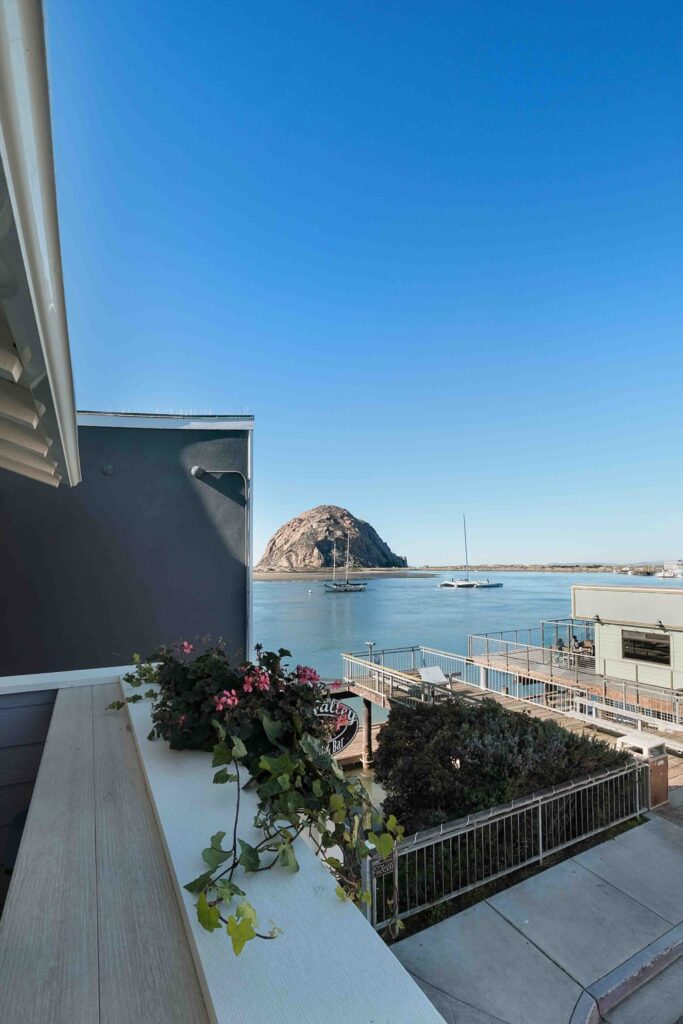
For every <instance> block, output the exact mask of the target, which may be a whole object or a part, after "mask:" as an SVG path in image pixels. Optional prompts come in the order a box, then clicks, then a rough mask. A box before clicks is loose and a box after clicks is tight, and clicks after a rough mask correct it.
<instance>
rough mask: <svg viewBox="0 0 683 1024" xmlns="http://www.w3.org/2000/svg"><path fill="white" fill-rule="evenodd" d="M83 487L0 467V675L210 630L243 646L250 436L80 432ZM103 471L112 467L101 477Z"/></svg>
mask: <svg viewBox="0 0 683 1024" xmlns="http://www.w3.org/2000/svg"><path fill="white" fill-rule="evenodd" d="M79 443H80V451H81V465H82V469H83V482H82V483H81V484H80V485H79V486H78V487H75V488H71V489H69V488H66V487H59V488H58V489H54V490H53V489H52V488H47V487H45V486H44V485H41V484H39V483H35V482H33V481H31V480H28V479H26V478H23V477H19V476H16V475H14V474H11V473H7V472H5V471H3V470H0V566H2V570H1V572H0V631H1V635H2V648H1V650H0V675H14V674H22V673H29V672H48V671H58V670H68V669H80V668H96V667H106V666H110V665H120V664H127V663H129V662H130V659H131V655H132V654H133V652H135V651H138V652H140V653H141V654H143V655H146V654H149V653H150V652H152V651H153V650H154V649H155V648H156V647H158V645H159V644H161V643H166V642H168V643H171V642H173V641H175V640H178V639H190V640H195V639H198V638H200V637H201V636H203V635H205V634H210V635H211V636H212V637H213V638H218V637H222V638H224V639H225V641H226V642H227V644H228V647H229V650H230V651H231V652H233V653H234V654H235V655H236V656H242V655H243V654H244V653H245V649H246V642H247V604H248V598H247V594H248V587H247V579H248V567H247V563H248V551H249V538H248V517H247V508H246V495H245V485H244V482H243V480H242V478H241V477H240V476H235V475H225V476H220V477H211V476H204V477H203V478H201V479H195V478H194V477H192V476H191V474H190V470H191V468H192V466H194V465H202V466H204V467H207V468H213V469H218V468H220V469H229V470H237V471H239V472H240V473H242V474H244V475H245V476H248V473H249V432H248V431H243V430H234V431H228V430H223V431H215V430H203V429H202V430H170V429H151V428H145V427H140V428H129V427H94V426H83V427H80V428H79ZM110 469H111V472H110Z"/></svg>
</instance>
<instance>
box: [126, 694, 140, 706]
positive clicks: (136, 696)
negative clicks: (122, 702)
mask: <svg viewBox="0 0 683 1024" xmlns="http://www.w3.org/2000/svg"><path fill="white" fill-rule="evenodd" d="M141 700H144V698H143V696H142V694H141V693H133V694H131V696H130V697H126V704H137V703H138V701H141Z"/></svg>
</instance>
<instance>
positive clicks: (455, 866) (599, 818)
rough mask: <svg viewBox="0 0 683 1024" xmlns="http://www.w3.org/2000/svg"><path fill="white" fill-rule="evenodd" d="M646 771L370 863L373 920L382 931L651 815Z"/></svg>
mask: <svg viewBox="0 0 683 1024" xmlns="http://www.w3.org/2000/svg"><path fill="white" fill-rule="evenodd" d="M648 771H649V769H648V765H647V764H646V763H633V764H630V765H628V766H626V767H624V768H620V769H616V770H613V771H605V772H604V773H602V774H600V775H593V776H589V777H586V778H584V779H579V780H577V781H574V782H569V783H567V784H566V785H564V786H558V787H555V788H553V789H552V790H548V791H544V792H542V793H535V794H534V795H533V796H529V797H527V798H524V799H521V800H515V801H513V802H512V803H510V804H505V805H502V806H499V807H492V808H490V809H489V810H487V811H481V812H479V813H478V814H472V815H469V816H468V817H467V818H462V819H461V820H459V821H453V822H449V823H448V824H445V825H441V826H439V827H438V828H434V829H430V830H428V831H425V832H418V833H416V834H415V835H413V836H408V837H406V838H405V839H403V840H402V841H401V842H399V843H397V844H396V846H395V848H394V852H393V854H392V856H391V857H389V858H388V859H386V860H385V859H382V858H381V857H379V856H378V855H376V854H375V855H371V856H370V857H367V858H366V859H365V860H364V861H363V888H364V890H365V891H367V892H370V894H371V897H372V899H371V902H370V903H369V904H367V905H366V911H365V913H366V916H367V918H368V920H369V921H370V922H371V923H372V925H373V926H374V927H375V928H377V929H381V928H384V927H386V926H387V925H389V924H390V923H392V922H394V921H396V920H400V919H402V918H406V917H411V916H412V915H413V914H418V913H420V911H423V910H427V909H428V908H429V907H434V906H437V905H438V904H440V903H445V902H446V901H448V900H452V899H455V898H456V897H457V896H460V895H462V894H463V893H465V892H469V891H470V890H472V889H476V888H478V887H479V886H482V885H486V884H487V883H489V882H493V881H495V880H496V879H498V878H501V877H503V876H504V875H508V874H510V873H511V872H513V871H518V870H520V869H521V868H524V867H527V866H529V865H531V864H542V863H543V860H544V858H546V857H548V856H550V855H551V854H553V853H557V852H558V851H560V850H563V849H564V848H565V847H568V846H571V845H573V844H574V843H577V842H580V841H581V840H584V839H588V838H590V837H591V836H594V835H597V834H598V833H600V832H603V831H604V830H605V829H608V828H611V827H613V826H614V825H618V824H620V823H621V822H624V821H628V820H629V819H630V818H635V817H637V816H638V815H639V814H641V813H642V812H643V811H644V810H647V809H648V808H649V777H648Z"/></svg>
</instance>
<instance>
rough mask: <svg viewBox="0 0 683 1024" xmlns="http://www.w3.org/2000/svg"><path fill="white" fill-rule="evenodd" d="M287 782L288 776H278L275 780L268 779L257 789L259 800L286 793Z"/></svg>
mask: <svg viewBox="0 0 683 1024" xmlns="http://www.w3.org/2000/svg"><path fill="white" fill-rule="evenodd" d="M289 781H290V780H289V775H278V777H277V778H276V779H268V781H267V782H262V783H261V785H260V786H259V787H258V790H257V792H258V795H259V796H260V797H261V798H264V797H268V796H278V795H279V794H280V793H286V792H287V790H288V789H289V788H290V786H289Z"/></svg>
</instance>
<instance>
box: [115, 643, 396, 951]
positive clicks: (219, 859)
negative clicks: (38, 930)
mask: <svg viewBox="0 0 683 1024" xmlns="http://www.w3.org/2000/svg"><path fill="white" fill-rule="evenodd" d="M193 651H194V648H193V646H192V645H191V644H188V643H187V642H184V643H183V644H180V645H177V646H176V647H175V648H171V649H164V650H163V651H162V652H159V653H158V654H157V655H156V656H155V659H156V660H151V659H150V660H148V661H146V662H143V661H142V660H141V659H140V658H137V659H136V662H135V666H136V667H135V671H134V672H133V673H130V674H129V675H127V676H126V677H125V680H126V682H128V683H129V684H130V685H131V686H133V687H140V686H142V685H147V686H148V687H149V689H148V690H147V691H146V692H145V694H144V696H148V697H151V698H152V699H153V702H154V703H153V706H152V720H153V722H154V728H153V729H152V732H151V733H150V738H154V737H155V736H163V737H164V738H166V739H168V740H169V742H170V744H171V746H174V747H176V748H179V747H190V746H199V747H200V749H208V747H209V743H210V738H211V740H212V749H213V762H212V763H213V768H214V769H216V771H215V774H214V777H213V781H214V783H215V784H217V785H232V786H234V787H235V794H236V795H235V806H234V811H233V816H232V820H231V822H229V823H228V826H227V827H226V829H225V830H224V831H218V832H216V833H215V834H214V835H212V836H211V837H210V839H209V845H208V846H206V847H205V848H204V849H203V850H202V858H203V860H204V863H205V864H206V866H207V867H206V870H205V871H204V872H203V873H202V874H200V875H199V876H198V877H197V878H195V879H193V880H192V881H191V882H188V884H187V885H186V886H185V888H186V889H187V890H188V891H189V892H191V893H193V894H195V895H196V896H197V902H196V911H197V917H198V920H199V923H200V924H201V926H202V927H203V928H205V929H206V930H207V931H210V932H213V931H218V930H225V932H226V933H227V935H228V937H229V939H230V941H231V943H232V948H233V951H234V952H235V954H237V955H239V954H240V953H241V952H242V949H243V948H244V945H245V944H246V943H247V942H249V941H251V940H252V939H255V938H259V939H274V938H276V937H277V935H278V934H279V933H280V930H279V929H278V928H277V926H273V927H272V928H271V929H270V930H268V931H264V930H261V929H260V928H259V925H258V921H257V913H256V910H255V908H254V906H253V904H252V903H251V902H250V900H249V899H248V897H247V892H246V890H245V888H243V887H246V884H247V883H246V882H245V880H244V878H243V876H248V875H249V874H250V873H256V872H259V871H267V870H270V869H277V870H281V871H283V872H285V873H294V872H296V871H298V870H299V863H298V859H297V853H296V848H295V844H296V841H297V839H299V837H300V836H302V835H303V834H306V835H307V836H309V837H310V840H311V841H312V843H313V844H314V847H315V850H316V853H317V855H318V856H319V857H320V859H321V860H322V861H323V863H324V864H325V865H326V866H327V867H328V869H329V870H330V871H331V873H332V874H333V875H334V877H335V879H336V882H337V888H336V892H337V896H338V897H339V898H340V899H342V900H349V901H352V902H354V903H355V904H357V905H360V904H362V903H363V902H367V901H369V900H370V898H371V895H370V893H369V892H367V891H364V890H363V889H362V884H361V864H362V862H363V860H364V859H365V858H366V857H368V856H369V855H370V854H371V853H374V852H375V850H376V851H378V852H379V853H380V855H381V856H382V857H385V858H386V857H390V856H391V854H392V851H393V848H394V843H395V842H396V840H397V839H399V838H401V836H402V835H403V829H402V827H401V826H400V825H399V824H398V822H397V820H396V818H395V817H394V816H393V815H391V816H390V817H389V818H387V819H386V820H384V819H383V817H382V815H381V814H380V813H379V812H378V811H377V809H376V808H375V807H373V805H372V801H371V800H370V797H369V795H368V793H367V791H366V789H365V787H364V786H363V784H362V783H361V782H360V780H358V779H356V778H349V777H347V776H345V775H344V773H343V772H342V770H341V769H340V768H339V766H338V765H337V763H336V762H335V761H334V759H333V758H332V757H331V756H330V754H329V752H328V750H327V747H326V744H327V740H328V739H329V735H330V727H329V725H327V724H326V723H325V721H324V719H322V718H321V717H320V716H317V715H316V714H315V709H316V707H317V706H318V705H320V704H321V703H322V702H323V701H324V700H326V699H327V698H329V688H328V687H327V686H324V685H323V684H321V682H320V678H319V676H318V674H317V673H316V672H315V671H314V670H313V669H311V668H308V667H306V666H301V665H299V666H297V667H296V669H294V670H289V669H287V668H285V667H284V666H283V659H284V658H287V657H289V656H290V655H289V652H288V651H286V650H284V649H282V650H280V651H278V652H277V654H276V653H274V652H264V651H263V649H262V648H261V647H257V648H256V652H257V658H256V662H255V663H251V662H248V663H245V664H243V665H241V666H240V667H239V668H237V669H235V668H232V667H231V666H230V665H229V663H228V660H227V657H226V655H225V652H224V651H223V649H222V648H221V647H220V646H218V647H213V648H209V649H208V650H207V651H206V652H204V654H202V655H199V656H198V657H196V658H194V659H193V660H191V661H188V655H190V654H192V653H193ZM157 687H158V689H157ZM141 699H142V695H140V694H133V695H130V696H128V697H127V698H126V699H125V701H117V702H114V705H112V706H114V707H121V706H123V704H125V703H130V702H134V701H136V700H141ZM247 786H249V787H255V789H256V794H257V797H258V803H257V811H256V815H255V817H254V820H253V826H254V828H255V829H257V830H258V832H260V833H261V834H262V837H263V838H262V839H260V840H259V841H258V842H257V843H248V842H247V841H246V840H245V839H243V838H242V837H241V836H240V834H239V832H240V813H241V809H242V800H241V793H242V790H243V789H244V788H246V787H247ZM236 879H237V880H239V882H240V884H239V885H238V884H237V880H236ZM396 927H400V924H399V923H398V922H397V924H396Z"/></svg>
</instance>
